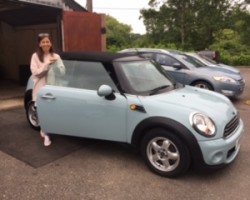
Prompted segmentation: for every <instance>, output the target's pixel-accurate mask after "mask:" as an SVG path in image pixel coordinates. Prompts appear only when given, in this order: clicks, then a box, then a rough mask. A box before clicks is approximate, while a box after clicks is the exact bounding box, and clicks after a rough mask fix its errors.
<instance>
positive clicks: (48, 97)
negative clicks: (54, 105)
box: [42, 94, 56, 100]
mask: <svg viewBox="0 0 250 200" xmlns="http://www.w3.org/2000/svg"><path fill="white" fill-rule="evenodd" d="M42 98H43V99H48V100H54V99H56V97H54V96H53V95H52V94H44V95H43V96H42Z"/></svg>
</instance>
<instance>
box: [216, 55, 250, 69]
mask: <svg viewBox="0 0 250 200" xmlns="http://www.w3.org/2000/svg"><path fill="white" fill-rule="evenodd" d="M219 60H220V62H222V63H224V64H228V65H233V66H250V55H245V54H242V55H236V56H234V55H229V54H220V58H219Z"/></svg>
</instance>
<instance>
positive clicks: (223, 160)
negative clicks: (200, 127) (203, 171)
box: [199, 120, 244, 166]
mask: <svg viewBox="0 0 250 200" xmlns="http://www.w3.org/2000/svg"><path fill="white" fill-rule="evenodd" d="M243 132H244V126H243V122H242V120H240V124H239V126H238V128H237V130H236V131H235V133H234V134H233V135H231V136H230V137H228V138H220V139H216V140H209V141H200V142H199V146H200V148H201V152H202V155H203V159H204V162H205V164H206V165H208V166H216V165H227V164H229V163H231V162H232V161H233V160H234V159H235V158H236V156H237V155H238V153H239V150H240V139H241V137H242V134H243Z"/></svg>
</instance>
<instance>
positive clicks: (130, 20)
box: [74, 0, 149, 34]
mask: <svg viewBox="0 0 250 200" xmlns="http://www.w3.org/2000/svg"><path fill="white" fill-rule="evenodd" d="M74 1H76V2H77V3H79V4H80V5H82V6H83V7H85V6H86V0H74ZM92 1H93V12H96V13H104V14H108V15H110V16H112V17H114V18H116V19H117V20H118V21H119V22H121V23H124V24H127V25H130V26H131V27H132V29H133V32H134V33H141V34H144V33H145V32H146V30H145V27H144V24H143V22H142V20H139V16H140V9H142V8H148V2H149V0H124V1H121V0H92Z"/></svg>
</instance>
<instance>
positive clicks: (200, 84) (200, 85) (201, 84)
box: [192, 81, 213, 90]
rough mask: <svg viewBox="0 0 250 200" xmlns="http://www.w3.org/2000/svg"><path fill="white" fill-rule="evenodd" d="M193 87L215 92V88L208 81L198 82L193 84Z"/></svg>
mask: <svg viewBox="0 0 250 200" xmlns="http://www.w3.org/2000/svg"><path fill="white" fill-rule="evenodd" d="M192 86H194V87H198V88H202V89H206V90H213V87H212V86H211V85H210V84H209V83H208V82H206V81H197V82H195V83H193V84H192Z"/></svg>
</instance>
